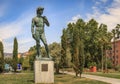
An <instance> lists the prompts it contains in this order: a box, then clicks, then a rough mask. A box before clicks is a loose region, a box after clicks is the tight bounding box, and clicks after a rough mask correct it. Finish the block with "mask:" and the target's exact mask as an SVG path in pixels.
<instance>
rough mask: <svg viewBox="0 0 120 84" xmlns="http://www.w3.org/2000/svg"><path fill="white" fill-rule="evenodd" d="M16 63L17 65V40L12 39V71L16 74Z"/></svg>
mask: <svg viewBox="0 0 120 84" xmlns="http://www.w3.org/2000/svg"><path fill="white" fill-rule="evenodd" d="M17 63H18V42H17V38H16V37H15V38H14V45H13V69H14V71H15V72H16V70H17Z"/></svg>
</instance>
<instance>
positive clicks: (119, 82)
mask: <svg viewBox="0 0 120 84" xmlns="http://www.w3.org/2000/svg"><path fill="white" fill-rule="evenodd" d="M64 73H66V74H70V75H75V73H73V72H67V71H64ZM82 77H85V78H89V79H94V80H98V81H103V82H107V83H111V84H120V79H115V78H108V77H102V76H95V75H87V74H82Z"/></svg>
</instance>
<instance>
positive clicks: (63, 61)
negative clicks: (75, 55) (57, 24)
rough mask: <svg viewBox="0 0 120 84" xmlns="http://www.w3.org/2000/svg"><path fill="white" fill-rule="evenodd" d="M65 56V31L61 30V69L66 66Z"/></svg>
mask: <svg viewBox="0 0 120 84" xmlns="http://www.w3.org/2000/svg"><path fill="white" fill-rule="evenodd" d="M66 54H67V33H66V30H65V29H63V35H62V36H61V65H62V66H63V67H66V66H67V63H66V60H67V59H66V57H67V56H66Z"/></svg>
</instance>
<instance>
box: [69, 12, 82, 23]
mask: <svg viewBox="0 0 120 84" xmlns="http://www.w3.org/2000/svg"><path fill="white" fill-rule="evenodd" d="M80 18H81V16H80V15H79V14H78V15H76V16H73V17H72V20H70V21H68V23H76V22H77V20H78V19H80Z"/></svg>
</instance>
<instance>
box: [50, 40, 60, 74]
mask: <svg viewBox="0 0 120 84" xmlns="http://www.w3.org/2000/svg"><path fill="white" fill-rule="evenodd" d="M49 50H50V55H51V56H52V57H53V59H54V65H55V70H56V73H59V69H60V66H61V62H60V61H61V47H60V44H59V43H56V42H53V43H52V44H50V45H49Z"/></svg>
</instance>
